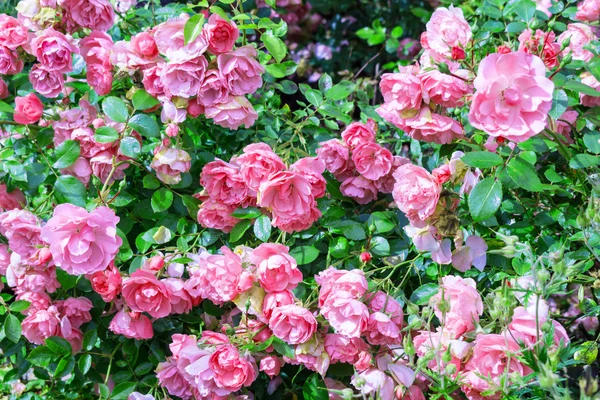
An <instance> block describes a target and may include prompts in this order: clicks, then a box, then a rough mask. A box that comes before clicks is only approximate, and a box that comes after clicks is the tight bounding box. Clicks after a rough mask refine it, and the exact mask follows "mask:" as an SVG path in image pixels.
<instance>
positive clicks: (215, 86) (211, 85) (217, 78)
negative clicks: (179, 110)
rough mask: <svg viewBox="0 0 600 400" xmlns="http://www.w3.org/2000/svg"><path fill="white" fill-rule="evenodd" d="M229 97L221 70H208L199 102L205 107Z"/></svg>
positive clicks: (201, 87) (199, 95) (202, 84)
mask: <svg viewBox="0 0 600 400" xmlns="http://www.w3.org/2000/svg"><path fill="white" fill-rule="evenodd" d="M213 15H216V14H213ZM228 97H229V89H228V87H227V81H226V80H225V78H223V76H222V75H221V72H220V71H219V70H217V69H209V70H208V71H206V74H205V76H204V80H203V81H202V83H201V85H200V90H199V91H198V99H197V101H198V103H200V104H202V105H203V106H205V107H210V106H213V105H215V104H218V103H223V102H225V101H227V99H228Z"/></svg>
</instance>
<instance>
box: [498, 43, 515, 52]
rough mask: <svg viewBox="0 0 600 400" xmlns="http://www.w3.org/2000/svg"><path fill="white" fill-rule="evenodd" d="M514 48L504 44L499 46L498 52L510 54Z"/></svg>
mask: <svg viewBox="0 0 600 400" xmlns="http://www.w3.org/2000/svg"><path fill="white" fill-rule="evenodd" d="M511 51H512V50H511V49H510V47H508V46H507V45H505V44H503V45H502V46H498V49H497V52H498V53H500V54H508V53H510V52H511Z"/></svg>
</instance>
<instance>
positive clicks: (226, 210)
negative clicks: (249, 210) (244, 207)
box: [197, 199, 240, 233]
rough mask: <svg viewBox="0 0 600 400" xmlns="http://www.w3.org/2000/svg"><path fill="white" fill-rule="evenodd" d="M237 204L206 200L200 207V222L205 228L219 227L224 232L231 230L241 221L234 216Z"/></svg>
mask: <svg viewBox="0 0 600 400" xmlns="http://www.w3.org/2000/svg"><path fill="white" fill-rule="evenodd" d="M236 208H237V207H236V206H228V205H226V204H223V203H220V202H218V201H214V200H210V199H209V200H206V201H205V202H203V203H202V204H200V208H199V209H198V216H197V218H198V223H199V224H200V225H202V226H203V227H205V228H212V229H217V230H219V231H223V232H227V233H228V232H231V229H232V228H233V227H234V226H235V225H236V224H237V223H238V222H240V220H239V219H237V218H235V217H232V216H231V213H233V212H234V211H235V209H236Z"/></svg>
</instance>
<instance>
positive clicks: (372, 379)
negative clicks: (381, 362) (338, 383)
mask: <svg viewBox="0 0 600 400" xmlns="http://www.w3.org/2000/svg"><path fill="white" fill-rule="evenodd" d="M359 382H360V383H359ZM351 383H352V385H354V387H356V388H357V389H358V390H359V391H360V393H361V394H362V395H363V396H365V398H371V396H372V398H381V399H393V398H394V397H395V391H394V389H395V386H396V383H395V382H394V380H393V379H392V378H391V377H390V376H389V375H387V374H386V373H385V372H383V371H380V370H379V369H377V368H369V369H367V370H365V371H362V372H360V373H358V374H355V375H354V376H353V377H352V381H351ZM370 395H371V396H370Z"/></svg>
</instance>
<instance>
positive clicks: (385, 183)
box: [373, 156, 410, 193]
mask: <svg viewBox="0 0 600 400" xmlns="http://www.w3.org/2000/svg"><path fill="white" fill-rule="evenodd" d="M409 163H410V160H409V159H408V158H406V157H401V156H394V157H393V159H392V168H391V169H390V172H388V173H387V174H386V175H384V176H382V177H381V178H379V179H377V180H376V181H374V182H373V184H374V185H375V188H376V189H377V190H378V191H379V192H381V193H392V192H393V191H394V185H395V184H396V178H394V172H396V169H397V168H398V167H399V166H401V165H404V164H409Z"/></svg>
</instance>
